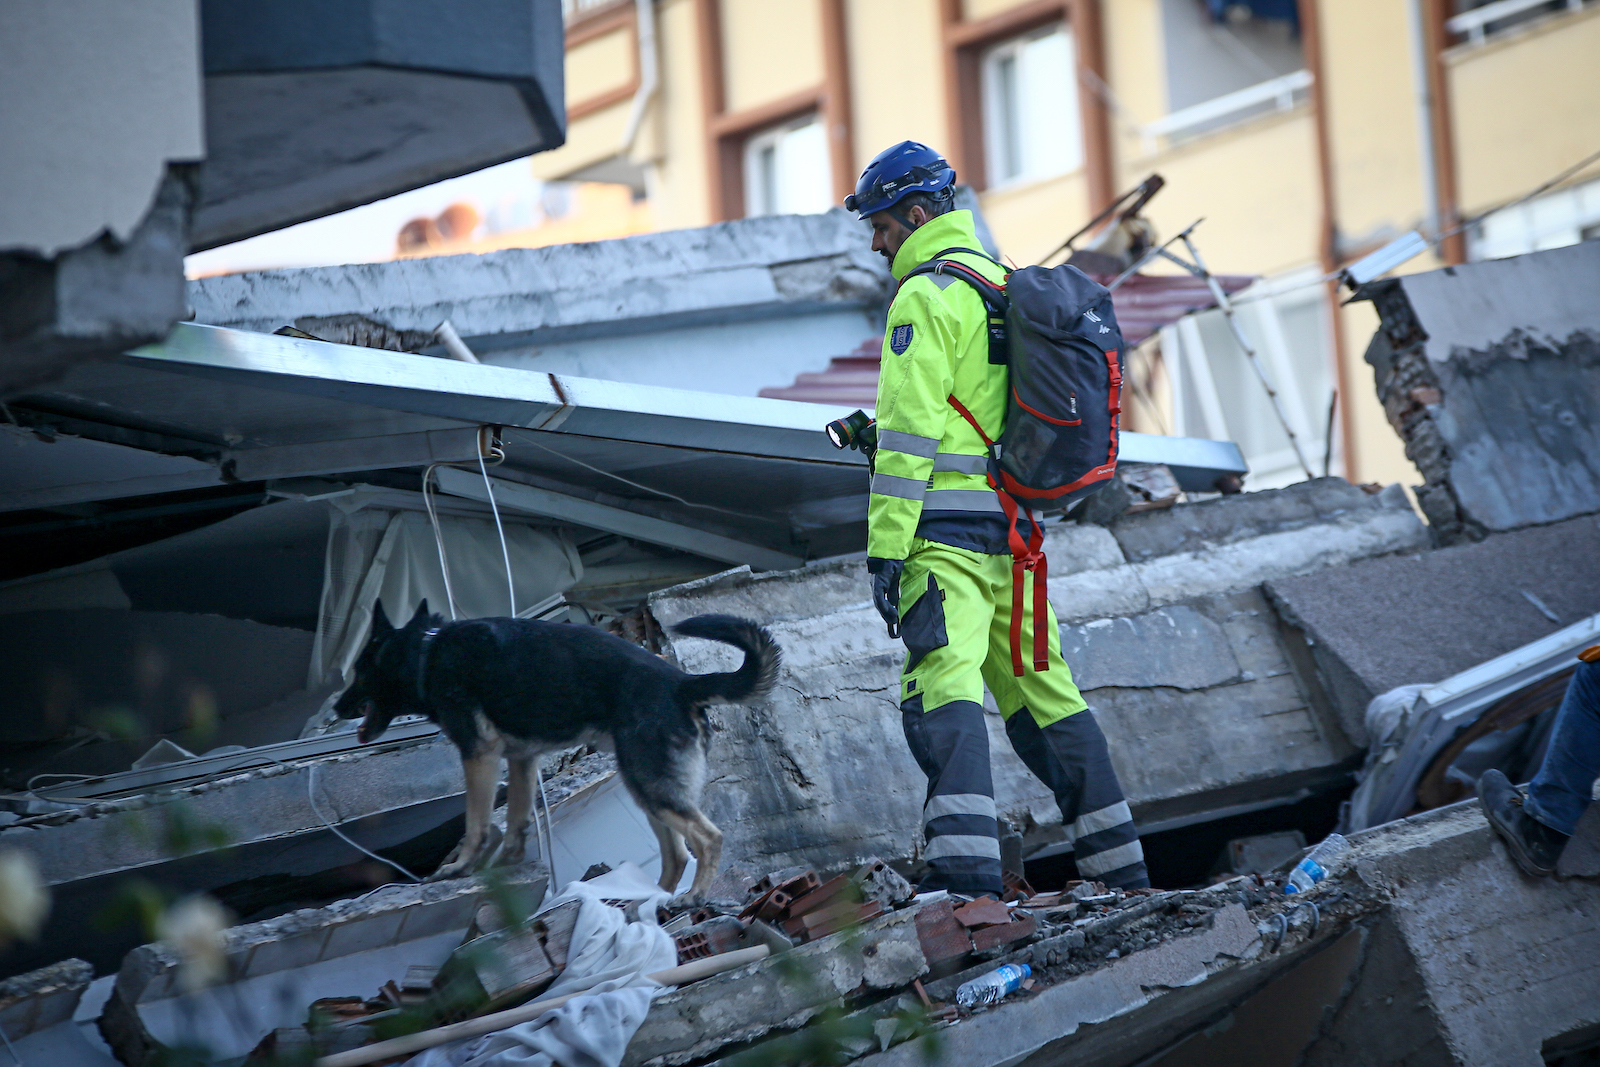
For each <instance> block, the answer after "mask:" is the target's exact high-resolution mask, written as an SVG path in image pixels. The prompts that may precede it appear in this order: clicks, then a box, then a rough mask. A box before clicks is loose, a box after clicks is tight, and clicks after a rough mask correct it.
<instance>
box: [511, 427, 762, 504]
mask: <svg viewBox="0 0 1600 1067" xmlns="http://www.w3.org/2000/svg"><path fill="white" fill-rule="evenodd" d="M512 432H514V433H517V432H521V433H523V434H524V436H526V431H519V430H515V429H514V430H513V431H512ZM528 444H530V445H532V446H533V447H534V448H538V449H542V450H544V451H546V452H548V453H550V454H551V455H552V456H559V457H560V458H561V459H564V460H566V461H567V462H568V463H575V464H577V465H578V466H580V467H582V468H583V469H584V470H589V471H593V472H594V473H596V474H600V475H604V476H605V477H607V478H611V479H614V480H615V481H619V482H621V483H622V484H623V485H628V486H632V487H633V488H635V489H642V490H644V491H645V492H646V493H655V494H656V495H657V496H664V497H666V498H667V499H668V500H672V501H675V502H677V503H679V504H682V505H683V506H684V507H686V508H700V509H701V510H703V511H716V512H720V513H722V514H723V515H732V516H733V517H734V518H738V519H759V518H761V516H759V515H751V514H749V513H748V512H744V511H730V510H729V509H728V508H719V507H717V506H715V505H713V504H696V503H695V502H694V501H692V500H685V499H683V497H681V496H677V495H675V494H673V493H669V492H667V491H666V490H665V489H655V488H652V487H651V486H648V485H640V484H639V483H638V482H633V481H629V480H628V479H627V478H624V477H623V476H622V475H620V474H612V473H611V472H610V471H608V470H602V469H601V468H599V467H596V466H594V465H592V464H589V463H585V462H584V461H583V460H581V459H577V458H575V457H573V456H569V455H567V454H566V453H565V452H558V451H556V450H555V449H553V448H551V447H549V446H548V445H542V444H540V443H539V442H538V441H535V440H533V439H532V438H531V437H529V438H528Z"/></svg>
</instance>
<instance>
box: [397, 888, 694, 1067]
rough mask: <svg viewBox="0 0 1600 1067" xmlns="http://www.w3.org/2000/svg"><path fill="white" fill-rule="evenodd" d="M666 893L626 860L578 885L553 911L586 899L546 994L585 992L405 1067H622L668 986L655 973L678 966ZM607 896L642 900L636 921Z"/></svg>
mask: <svg viewBox="0 0 1600 1067" xmlns="http://www.w3.org/2000/svg"><path fill="white" fill-rule="evenodd" d="M669 895H670V894H668V893H667V892H665V891H664V890H662V889H661V888H660V887H659V886H657V885H656V884H655V882H653V881H652V880H651V879H650V878H649V876H647V875H646V874H645V873H644V872H643V871H642V870H640V869H639V868H638V867H637V866H635V865H634V864H632V863H624V864H622V866H620V867H619V868H617V869H616V870H614V871H612V872H610V873H609V874H604V875H601V876H600V877H599V878H595V879H592V880H590V881H587V882H570V883H568V884H567V886H566V888H564V889H563V890H562V891H561V892H560V893H559V894H558V895H557V896H555V897H554V898H553V899H552V900H550V901H549V902H548V903H547V904H546V906H545V910H548V909H549V908H552V907H555V906H556V905H557V904H562V903H565V902H567V901H569V900H580V901H582V904H581V905H580V906H579V910H578V922H577V925H576V926H575V927H574V928H573V931H572V947H571V949H570V950H569V952H568V956H567V967H566V969H565V970H564V971H562V972H561V975H560V977H558V978H557V979H556V981H555V984H553V985H552V986H551V987H550V988H549V989H547V990H545V991H544V993H542V994H541V995H540V998H541V999H544V998H548V997H558V996H562V995H563V994H567V993H583V994H584V995H583V996H581V997H576V998H574V999H573V1000H570V1001H568V1002H567V1003H566V1004H563V1005H562V1006H561V1007H559V1008H557V1009H555V1010H554V1011H549V1012H546V1013H545V1014H543V1015H541V1016H539V1017H538V1018H536V1019H533V1020H531V1021H530V1022H525V1023H521V1024H519V1025H517V1026H513V1027H510V1028H509V1029H505V1030H499V1031H496V1032H495V1033H492V1034H485V1035H483V1036H482V1037H476V1038H472V1039H471V1040H468V1041H458V1042H456V1043H455V1044H453V1045H443V1046H441V1047H439V1048H435V1049H429V1050H428V1051H426V1052H424V1053H422V1054H421V1055H419V1056H416V1057H414V1058H412V1059H410V1060H408V1061H407V1062H406V1064H405V1067H617V1065H618V1064H620V1063H621V1062H622V1054H623V1053H624V1052H626V1051H627V1048H628V1042H629V1041H631V1040H632V1039H633V1035H634V1033H635V1031H637V1030H638V1029H639V1026H640V1024H642V1023H643V1022H644V1017H645V1016H646V1015H647V1014H649V1011H650V1002H651V1000H653V999H654V998H655V997H656V996H657V994H660V993H662V992H665V990H666V987H665V986H662V985H658V984H657V983H656V982H654V981H653V980H651V979H650V978H648V977H647V976H648V975H651V974H654V973H656V972H658V971H664V970H667V969H668V968H669V967H674V966H676V965H677V962H678V953H677V947H676V946H675V945H674V944H673V940H672V938H671V936H670V935H668V934H667V933H666V932H665V931H663V930H662V929H661V927H660V926H658V925H657V924H656V921H655V915H656V908H657V907H658V906H659V905H660V904H663V903H665V902H666V900H667V898H668V896H669ZM607 900H631V901H637V902H638V914H639V915H640V916H641V919H640V921H638V922H629V921H628V920H627V918H626V917H625V916H624V915H623V913H622V911H620V910H619V909H617V908H615V907H613V906H611V905H610V904H606V903H603V901H607Z"/></svg>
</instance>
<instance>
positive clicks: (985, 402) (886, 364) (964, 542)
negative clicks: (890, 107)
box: [845, 141, 1150, 896]
mask: <svg viewBox="0 0 1600 1067" xmlns="http://www.w3.org/2000/svg"><path fill="white" fill-rule="evenodd" d="M954 196H955V171H954V170H953V169H952V168H951V167H950V164H949V163H947V162H946V161H945V160H944V159H943V158H942V157H941V156H940V155H939V154H938V153H937V152H935V151H933V150H932V149H930V148H928V147H927V146H925V145H921V144H918V143H916V142H914V141H903V142H901V143H900V144H897V145H895V146H894V147H893V148H890V149H888V150H886V151H884V152H882V153H881V154H879V155H878V156H877V158H875V159H873V161H872V162H871V163H870V164H868V166H867V169H866V170H865V171H863V172H862V174H861V178H860V180H859V181H858V182H857V184H856V191H855V194H854V195H853V196H849V197H846V198H845V207H846V208H848V209H849V210H851V211H855V212H856V213H857V214H858V216H859V217H860V218H861V219H863V220H866V221H870V222H871V224H872V249H873V251H875V252H878V253H880V254H882V255H883V256H884V258H886V259H888V260H889V261H890V264H891V268H890V269H891V271H892V272H893V274H894V276H895V278H896V280H897V281H904V279H905V277H906V274H907V273H908V272H909V271H910V270H912V269H913V268H914V267H917V266H918V265H920V264H922V263H925V262H927V261H928V260H931V259H954V260H957V261H959V262H960V263H963V264H965V265H967V266H970V267H972V268H973V269H974V270H976V271H978V272H980V273H981V274H982V275H983V276H984V277H986V278H988V279H990V280H992V281H995V282H997V283H998V282H1000V281H1002V280H1003V278H1004V274H1005V271H1004V269H1003V268H1002V267H1000V266H999V265H998V264H996V263H995V262H993V261H992V260H990V259H988V258H987V257H986V256H984V255H983V254H982V253H980V252H954V253H952V252H950V251H949V250H951V249H962V248H964V249H978V248H980V247H981V246H980V245H979V243H978V237H977V234H976V232H975V231H974V223H973V218H972V212H970V211H956V210H953V208H954ZM987 324H988V313H987V310H986V309H985V307H984V304H983V301H982V299H981V298H980V297H979V296H978V294H977V293H976V292H975V291H974V290H973V289H972V288H971V287H970V286H969V285H967V284H965V283H962V282H960V281H958V280H956V279H955V278H952V277H950V276H948V275H942V274H922V275H918V276H916V277H914V278H911V279H910V280H909V281H904V284H902V285H901V286H900V289H899V291H898V292H897V293H896V295H895V298H894V302H893V303H892V304H891V305H890V308H889V319H888V323H887V328H886V331H885V336H884V343H883V369H882V372H881V376H880V378H879V380H878V401H877V411H876V421H877V451H876V454H875V456H874V459H873V473H872V487H871V498H870V503H869V505H868V511H867V556H868V560H867V570H868V571H869V572H870V574H871V578H872V595H873V602H874V604H875V606H876V607H877V609H878V611H879V613H880V614H881V615H882V616H883V619H884V621H885V622H886V623H887V624H888V626H889V634H890V636H891V637H893V636H896V629H897V628H898V635H899V636H900V637H901V638H902V639H903V640H904V642H905V645H906V661H905V667H904V670H903V672H902V674H901V679H900V701H901V703H900V708H901V716H902V720H903V726H904V729H905V735H906V742H907V743H908V744H909V745H910V747H911V754H912V756H913V757H914V758H915V759H916V761H917V763H918V765H919V766H921V768H922V770H923V773H925V774H926V775H927V776H928V794H927V803H926V805H925V806H924V808H923V826H924V830H925V835H926V841H927V847H926V851H925V852H924V854H923V855H924V859H925V860H926V861H927V864H928V873H927V875H926V877H925V878H924V880H923V882H922V886H921V888H922V889H924V890H932V889H945V890H949V891H951V892H954V893H961V894H966V895H971V896H976V895H980V894H984V893H989V894H995V895H997V896H998V895H999V894H1000V892H1001V870H1000V841H999V833H998V825H997V822H996V814H995V803H994V784H993V777H992V772H991V769H990V764H989V739H988V733H987V731H986V729H985V726H984V711H983V690H984V686H985V685H987V686H988V688H989V691H990V692H991V693H992V694H994V698H995V702H996V704H998V705H999V709H1000V714H1001V716H1002V717H1003V718H1004V719H1005V724H1006V735H1007V737H1008V738H1009V739H1010V741H1011V745H1012V747H1013V748H1014V749H1015V750H1016V753H1017V755H1018V756H1020V757H1021V758H1022V761H1023V763H1025V764H1026V765H1027V767H1028V769H1029V770H1030V771H1032V772H1033V773H1034V774H1035V775H1037V776H1038V777H1039V779H1040V780H1041V781H1043V782H1044V783H1045V785H1047V786H1048V787H1049V788H1050V790H1051V792H1052V793H1054V795H1055V798H1056V802H1057V804H1059V805H1060V807H1061V817H1062V822H1063V825H1064V826H1065V828H1066V831H1067V837H1068V840H1069V841H1070V842H1071V843H1072V845H1073V851H1074V857H1075V859H1076V861H1077V866H1078V872H1079V874H1080V875H1081V876H1082V877H1084V878H1088V879H1094V880H1098V881H1101V882H1104V883H1106V885H1108V886H1117V887H1121V888H1125V889H1132V888H1137V887H1143V886H1148V885H1149V884H1150V882H1149V877H1148V875H1147V874H1146V871H1145V864H1144V850H1143V848H1142V847H1141V845H1140V843H1139V836H1138V831H1137V830H1136V829H1135V828H1134V825H1133V818H1132V816H1131V814H1130V813H1129V811H1128V805H1127V802H1126V801H1125V800H1124V799H1123V794H1122V787H1121V785H1120V784H1119V783H1118V781H1117V775H1116V771H1115V770H1114V769H1113V768H1112V766H1111V758H1110V754H1109V753H1108V751H1107V749H1106V740H1105V735H1104V734H1102V733H1101V732H1100V727H1099V725H1098V724H1097V723H1096V722H1095V719H1094V714H1093V712H1091V711H1090V710H1089V709H1088V707H1087V706H1086V705H1085V704H1084V701H1083V697H1082V696H1081V695H1079V693H1078V688H1077V686H1076V685H1074V684H1073V681H1072V674H1071V672H1070V671H1069V670H1068V669H1067V665H1066V663H1065V662H1064V661H1063V660H1062V658H1061V638H1060V632H1059V631H1058V629H1057V627H1056V617H1055V612H1054V610H1053V609H1052V610H1050V611H1049V615H1048V618H1046V619H1043V620H1039V619H1033V618H1026V619H1024V620H1023V625H1022V645H1021V647H1023V648H1031V647H1032V643H1033V628H1034V626H1035V625H1043V626H1045V627H1047V628H1048V634H1049V658H1048V663H1049V669H1048V670H1046V671H1042V672H1039V671H1035V670H1034V669H1033V665H1032V663H1031V662H1029V663H1027V664H1026V665H1025V667H1024V673H1023V674H1022V676H1021V677H1016V676H1015V675H1014V674H1013V665H1012V658H1011V652H1010V632H1009V628H1010V625H1011V612H1012V587H1011V586H1012V566H1011V553H1010V549H1009V547H1008V540H1007V533H1008V529H1009V524H1008V523H1007V521H1006V519H1005V516H1004V515H1003V513H1002V511H1001V504H1000V499H999V496H998V495H997V494H996V492H995V490H994V489H993V488H991V487H990V485H989V483H988V480H987V477H986V450H985V446H984V442H983V439H982V438H981V437H980V436H979V435H978V433H977V432H976V431H975V430H974V429H973V428H972V426H971V425H970V424H969V423H968V422H967V421H966V419H965V418H963V417H962V415H961V414H959V413H958V412H957V410H956V409H955V407H954V406H953V405H952V404H951V403H950V398H951V397H954V398H956V399H957V400H959V401H960V402H961V403H962V404H963V405H965V406H966V408H967V409H968V411H970V412H971V414H972V415H973V416H974V417H975V418H976V419H977V421H978V424H979V425H980V426H982V427H984V428H985V432H986V433H987V434H988V435H989V436H990V437H991V438H992V439H998V438H999V437H1000V432H1001V430H1002V429H1003V423H1004V421H1005V412H1006V392H1007V380H1008V379H1007V372H1006V368H1005V367H1004V366H996V365H994V364H991V363H990V362H989V342H988V333H987ZM1027 580H1028V582H1029V585H1030V588H1029V589H1027V590H1025V591H1024V595H1023V596H1022V598H1021V603H1022V604H1024V605H1030V604H1032V602H1033V596H1032V590H1031V583H1032V574H1031V573H1029V574H1028V576H1027ZM1017 873H1021V872H1017Z"/></svg>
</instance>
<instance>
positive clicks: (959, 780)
mask: <svg viewBox="0 0 1600 1067" xmlns="http://www.w3.org/2000/svg"><path fill="white" fill-rule="evenodd" d="M901 725H902V726H903V727H904V728H905V733H906V744H907V745H908V746H910V748H911V755H912V758H914V759H915V760H916V761H917V765H918V766H919V767H921V768H922V773H923V774H926V775H927V776H928V797H927V802H926V803H925V804H924V805H923V809H922V815H923V833H924V834H925V835H926V839H927V845H926V847H925V849H924V850H923V858H924V859H925V860H927V863H928V873H927V874H926V875H925V876H924V877H923V879H922V883H921V888H922V889H923V890H932V889H948V890H951V891H952V892H956V893H967V894H969V895H972V896H977V895H980V894H983V893H993V894H995V895H996V896H998V895H999V893H1000V833H999V826H998V824H997V823H996V821H995V808H994V779H993V777H992V773H991V771H990V769H989V734H988V730H987V729H986V728H985V726H984V722H983V705H982V704H975V703H973V702H971V701H968V700H957V701H953V702H951V703H949V704H946V705H945V706H944V707H942V708H935V709H934V710H932V711H930V712H924V711H923V710H922V704H921V701H920V700H915V699H913V700H909V701H907V702H906V705H905V707H904V709H903V710H902V712H901Z"/></svg>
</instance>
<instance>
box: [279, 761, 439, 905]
mask: <svg viewBox="0 0 1600 1067" xmlns="http://www.w3.org/2000/svg"><path fill="white" fill-rule="evenodd" d="M268 758H269V759H270V758H271V757H268ZM272 762H274V763H279V764H280V765H282V766H284V767H287V766H289V764H287V763H282V761H280V760H273V761H272ZM320 766H321V764H319V763H311V764H308V765H307V766H306V799H307V800H308V801H310V802H311V810H312V812H314V813H315V814H316V816H317V818H319V819H321V820H322V825H324V826H326V827H327V828H328V829H330V830H332V831H333V834H334V836H335V837H337V838H338V839H339V840H341V841H343V842H344V843H345V844H347V845H349V846H350V847H351V848H353V849H355V850H356V851H357V852H359V853H361V854H362V855H363V856H367V857H369V858H371V859H375V860H377V861H378V862H379V863H386V864H388V865H389V866H390V867H393V868H394V869H395V870H397V871H399V872H400V873H401V874H403V875H405V876H406V877H407V878H409V879H411V880H412V881H413V882H420V881H422V879H421V878H418V877H417V876H416V875H414V874H412V873H411V872H410V871H408V870H406V869H405V868H404V867H402V866H401V865H400V864H398V863H396V862H395V861H394V860H391V859H385V858H384V857H382V856H380V855H378V854H377V853H376V852H374V851H372V850H371V849H370V848H367V847H366V846H365V845H362V844H360V843H359V842H357V841H355V840H352V839H351V838H350V837H349V836H348V835H347V834H345V832H344V831H343V830H341V829H339V828H338V827H337V826H335V825H333V823H332V821H330V820H329V818H328V817H327V816H326V815H324V814H322V809H321V808H319V807H317V798H316V795H315V790H316V782H317V768H318V767H320Z"/></svg>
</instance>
